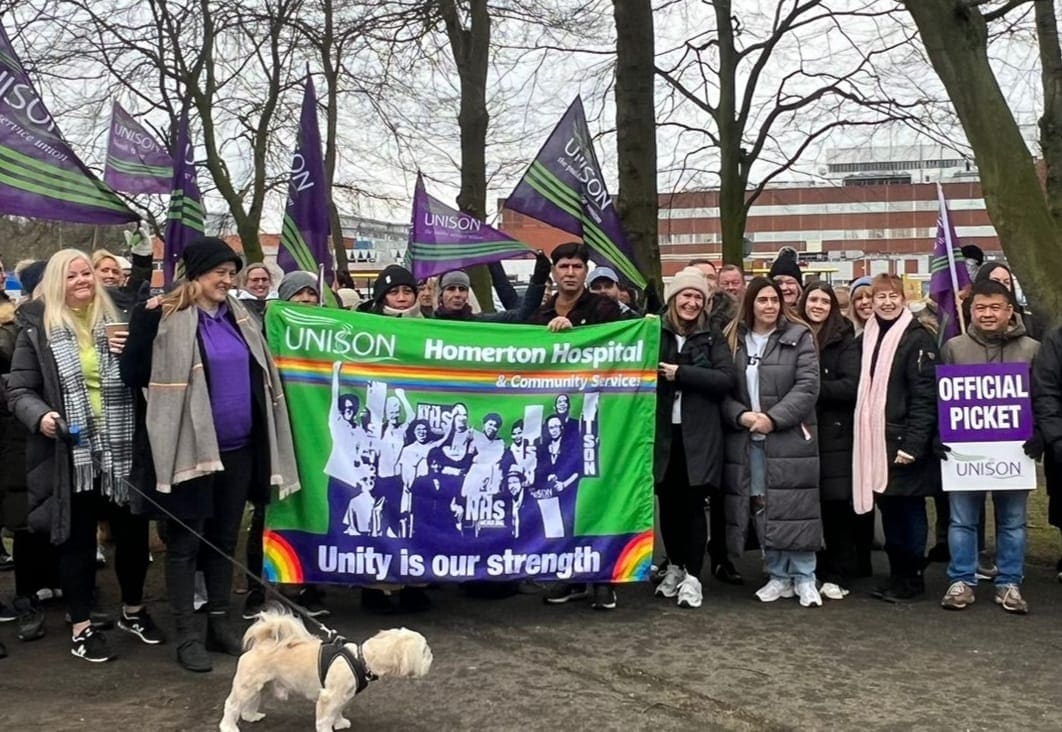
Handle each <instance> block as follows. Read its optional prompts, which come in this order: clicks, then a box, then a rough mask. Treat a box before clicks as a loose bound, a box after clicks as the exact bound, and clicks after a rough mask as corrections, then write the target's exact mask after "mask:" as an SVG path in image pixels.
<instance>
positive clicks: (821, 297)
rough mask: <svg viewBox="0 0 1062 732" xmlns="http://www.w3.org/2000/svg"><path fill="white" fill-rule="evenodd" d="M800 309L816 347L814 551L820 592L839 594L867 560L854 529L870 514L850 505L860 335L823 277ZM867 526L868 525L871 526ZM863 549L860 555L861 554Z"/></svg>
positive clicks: (866, 550) (866, 549) (802, 300)
mask: <svg viewBox="0 0 1062 732" xmlns="http://www.w3.org/2000/svg"><path fill="white" fill-rule="evenodd" d="M799 312H800V315H801V317H803V318H804V320H806V321H807V322H808V324H810V325H811V329H812V331H813V332H814V333H815V343H816V346H817V347H818V350H819V400H818V402H817V403H816V405H815V409H816V412H817V414H818V422H819V500H820V501H821V503H822V535H823V543H824V544H825V546H824V548H823V549H822V550H821V551H819V553H818V565H817V571H818V574H819V578H820V579H821V580H822V589H821V594H822V595H823V596H824V597H828V598H829V599H831V600H841V599H843V598H844V597H845V596H846V595H847V594H848V591H849V588H850V586H851V581H852V580H853V579H854V578H856V577H858V576H861V574H863V571H864V569H865V567H868V566H869V565H870V552H869V547H863V546H860V545H861V542H859V541H858V539H857V536H858V531H859V530H860V527H861V525H862V524H865V523H866V517H870V520H871V521H873V514H872V513H871V514H867V515H866V516H857V515H856V513H855V511H854V510H853V509H852V434H853V430H854V424H853V416H854V414H855V403H856V394H857V391H858V387H859V357H860V350H859V340H858V338H857V337H856V335H855V328H854V327H853V326H852V323H851V322H849V321H848V320H846V319H845V317H844V316H843V315H841V308H840V305H839V303H838V302H837V296H836V294H835V293H834V291H833V288H832V287H831V286H830V285H828V284H826V283H825V282H816V283H815V284H814V285H811V286H809V287H808V289H807V290H805V291H804V294H803V295H802V296H801V298H800V306H799ZM871 530H873V528H872V527H871ZM863 555H865V556H863Z"/></svg>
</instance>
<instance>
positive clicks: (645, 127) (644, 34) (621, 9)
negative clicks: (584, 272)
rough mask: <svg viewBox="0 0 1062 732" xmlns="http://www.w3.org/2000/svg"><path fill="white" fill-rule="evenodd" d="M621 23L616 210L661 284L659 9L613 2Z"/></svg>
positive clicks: (643, 265)
mask: <svg viewBox="0 0 1062 732" xmlns="http://www.w3.org/2000/svg"><path fill="white" fill-rule="evenodd" d="M612 5H613V15H614V17H615V21H616V153H617V159H618V163H619V192H618V196H617V198H618V201H617V206H616V209H617V211H618V212H619V214H620V218H621V219H622V221H623V224H624V228H625V229H626V231H627V235H628V237H629V238H630V242H631V247H632V248H633V250H634V252H635V256H636V257H637V259H638V261H637V265H638V269H639V270H640V271H641V272H642V274H643V275H644V276H645V277H646V279H647V280H651V281H655V282H656V283H657V284H659V283H660V282H661V273H660V243H659V230H660V224H659V221H658V220H657V216H658V208H659V199H658V197H657V175H656V168H657V165H656V99H655V93H654V92H655V90H654V82H655V80H656V77H655V74H654V49H655V45H654V36H653V8H652V3H651V2H650V0H613V3H612Z"/></svg>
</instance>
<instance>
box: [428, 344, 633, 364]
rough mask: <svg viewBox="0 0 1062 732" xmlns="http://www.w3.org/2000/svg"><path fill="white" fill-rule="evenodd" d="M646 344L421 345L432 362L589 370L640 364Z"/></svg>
mask: <svg viewBox="0 0 1062 732" xmlns="http://www.w3.org/2000/svg"><path fill="white" fill-rule="evenodd" d="M644 351H645V342H644V341H641V340H639V341H637V342H635V343H617V342H616V341H609V342H608V343H606V344H604V345H596V346H588V347H586V348H577V347H575V346H573V345H571V344H570V343H554V344H553V346H552V348H548V349H547V348H544V347H542V346H534V347H526V346H457V345H453V344H451V343H446V342H445V341H443V340H441V339H439V338H429V339H427V340H426V341H425V342H424V358H425V359H426V360H432V361H450V362H452V361H472V362H477V363H496V364H514V365H526V364H545V363H553V364H558V363H559V364H570V365H573V366H576V365H582V366H588V367H590V368H592V369H596V368H600V367H601V365H602V364H605V363H616V362H620V363H639V364H640V363H641V362H642V360H643V357H644Z"/></svg>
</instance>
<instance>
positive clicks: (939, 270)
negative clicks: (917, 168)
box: [929, 183, 970, 343]
mask: <svg viewBox="0 0 1062 732" xmlns="http://www.w3.org/2000/svg"><path fill="white" fill-rule="evenodd" d="M937 201H938V204H939V209H938V213H937V240H936V243H935V244H934V245H933V259H932V260H931V262H930V265H929V271H930V279H929V296H930V297H932V298H933V301H934V302H935V303H936V304H937V318H938V320H939V321H940V342H941V343H945V342H947V340H948V339H949V338H954V337H955V336H957V335H959V334H960V333H961V332H962V330H964V329H963V328H960V323H961V320H960V316H959V310H958V293H959V291H960V290H962V289H963V288H964V287H966V286H968V285H969V284H970V273H969V272H967V271H966V266H965V265H964V264H963V256H962V247H961V245H960V244H959V238H958V237H957V236H955V227H954V226H953V225H952V223H951V215H950V214H949V213H948V203H947V201H945V200H944V189H943V188H941V187H940V184H939V183H938V184H937Z"/></svg>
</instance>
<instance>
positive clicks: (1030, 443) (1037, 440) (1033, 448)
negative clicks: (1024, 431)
mask: <svg viewBox="0 0 1062 732" xmlns="http://www.w3.org/2000/svg"><path fill="white" fill-rule="evenodd" d="M1021 449H1022V450H1024V451H1025V454H1026V455H1028V456H1029V458H1031V459H1032V460H1039V459H1040V458H1042V457H1043V456H1044V438H1043V436H1042V435H1041V434H1040V433H1039V432H1036V431H1033V436H1032V437H1030V438H1029V439H1028V440H1026V441H1025V443H1024V444H1022V446H1021Z"/></svg>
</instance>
